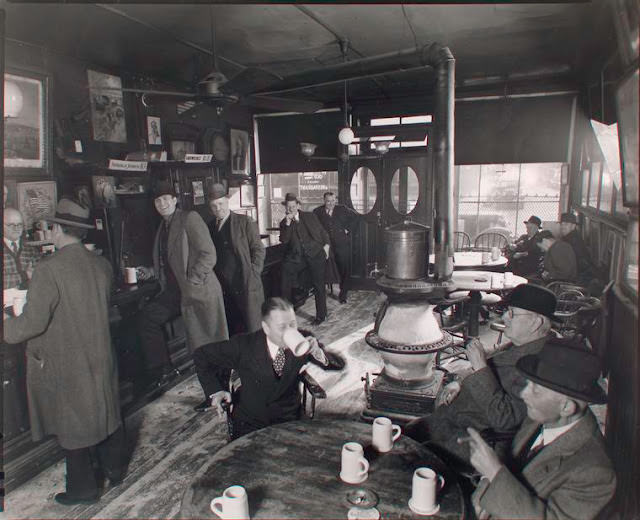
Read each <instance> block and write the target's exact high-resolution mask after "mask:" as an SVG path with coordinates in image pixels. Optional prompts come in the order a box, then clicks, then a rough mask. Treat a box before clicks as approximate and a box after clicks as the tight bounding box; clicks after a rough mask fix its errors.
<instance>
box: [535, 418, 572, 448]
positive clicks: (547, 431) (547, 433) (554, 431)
mask: <svg viewBox="0 0 640 520" xmlns="http://www.w3.org/2000/svg"><path fill="white" fill-rule="evenodd" d="M579 420H580V419H578V421H579ZM578 421H573V422H572V423H569V424H565V425H564V426H556V427H555V428H550V427H549V426H543V427H542V432H541V433H540V435H538V438H537V439H536V440H535V442H534V443H533V444H532V445H531V448H535V447H536V446H537V445H538V444H540V443H541V442H542V439H544V445H545V446H549V444H551V443H552V442H553V441H555V440H556V439H557V438H558V437H560V435H562V434H563V433H566V432H568V431H569V430H570V429H571V428H573V427H574V426H575V425H576V424H578Z"/></svg>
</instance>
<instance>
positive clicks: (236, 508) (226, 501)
mask: <svg viewBox="0 0 640 520" xmlns="http://www.w3.org/2000/svg"><path fill="white" fill-rule="evenodd" d="M210 507H211V511H213V512H214V513H215V514H216V515H218V516H219V517H220V518H222V519H224V520H241V519H247V520H248V519H249V499H248V497H247V491H246V490H245V489H244V488H243V487H242V486H231V487H228V488H227V489H225V490H224V493H222V496H221V497H216V498H214V499H213V500H212V501H211V505H210Z"/></svg>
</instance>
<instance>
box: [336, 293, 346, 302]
mask: <svg viewBox="0 0 640 520" xmlns="http://www.w3.org/2000/svg"><path fill="white" fill-rule="evenodd" d="M338 301H339V302H340V303H347V295H346V293H343V292H342V291H340V295H339V296H338Z"/></svg>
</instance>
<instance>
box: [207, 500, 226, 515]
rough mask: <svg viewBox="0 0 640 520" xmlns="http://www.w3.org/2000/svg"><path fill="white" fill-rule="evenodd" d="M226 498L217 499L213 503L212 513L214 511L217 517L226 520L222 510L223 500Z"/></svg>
mask: <svg viewBox="0 0 640 520" xmlns="http://www.w3.org/2000/svg"><path fill="white" fill-rule="evenodd" d="M223 498H224V497H216V498H214V499H213V500H212V501H211V505H210V507H211V511H213V512H214V513H215V514H216V515H218V516H219V517H220V518H224V517H223V516H222V515H223V514H224V513H223V510H222V500H223Z"/></svg>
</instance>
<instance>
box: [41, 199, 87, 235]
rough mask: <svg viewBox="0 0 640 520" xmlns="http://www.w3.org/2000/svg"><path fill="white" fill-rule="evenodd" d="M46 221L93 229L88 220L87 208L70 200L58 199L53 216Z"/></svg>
mask: <svg viewBox="0 0 640 520" xmlns="http://www.w3.org/2000/svg"><path fill="white" fill-rule="evenodd" d="M47 221H48V222H55V223H56V224H62V225H64V226H73V227H78V228H82V229H94V228H95V226H94V225H93V224H92V223H91V219H90V218H89V208H86V207H83V206H81V205H80V204H78V203H77V202H75V201H73V200H71V199H64V198H63V199H60V200H59V201H58V206H57V207H56V214H55V216H54V217H51V218H48V219H47Z"/></svg>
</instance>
